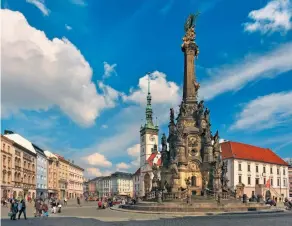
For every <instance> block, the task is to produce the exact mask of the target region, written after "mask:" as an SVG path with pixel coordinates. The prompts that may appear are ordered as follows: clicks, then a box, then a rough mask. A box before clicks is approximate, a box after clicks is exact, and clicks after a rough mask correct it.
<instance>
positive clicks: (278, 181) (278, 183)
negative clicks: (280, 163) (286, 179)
mask: <svg viewBox="0 0 292 226" xmlns="http://www.w3.org/2000/svg"><path fill="white" fill-rule="evenodd" d="M277 186H280V178H278V179H277Z"/></svg>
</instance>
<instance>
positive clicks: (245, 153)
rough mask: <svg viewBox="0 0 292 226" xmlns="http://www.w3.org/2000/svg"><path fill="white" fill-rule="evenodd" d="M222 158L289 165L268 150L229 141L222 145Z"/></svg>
mask: <svg viewBox="0 0 292 226" xmlns="http://www.w3.org/2000/svg"><path fill="white" fill-rule="evenodd" d="M221 150H222V158H223V159H229V158H235V159H245V160H250V161H256V162H265V163H272V164H277V165H288V164H287V162H285V161H284V160H283V159H281V158H280V157H279V156H278V155H276V154H275V153H274V152H273V151H272V150H270V149H268V148H260V147H256V146H252V145H249V144H243V143H239V142H233V141H227V142H223V143H221Z"/></svg>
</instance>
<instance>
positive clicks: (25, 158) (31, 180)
mask: <svg viewBox="0 0 292 226" xmlns="http://www.w3.org/2000/svg"><path fill="white" fill-rule="evenodd" d="M4 136H5V137H7V138H8V139H10V140H12V141H13V142H14V143H13V146H14V152H15V157H14V174H13V176H14V177H13V179H14V188H13V196H14V197H19V198H25V199H26V198H35V197H36V157H37V154H36V151H35V149H34V147H33V145H32V143H31V142H30V141H28V140H27V139H25V138H24V137H22V136H20V135H19V134H16V133H13V132H12V131H5V135H4Z"/></svg>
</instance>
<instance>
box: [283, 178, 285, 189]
mask: <svg viewBox="0 0 292 226" xmlns="http://www.w3.org/2000/svg"><path fill="white" fill-rule="evenodd" d="M283 186H284V187H286V179H284V180H283Z"/></svg>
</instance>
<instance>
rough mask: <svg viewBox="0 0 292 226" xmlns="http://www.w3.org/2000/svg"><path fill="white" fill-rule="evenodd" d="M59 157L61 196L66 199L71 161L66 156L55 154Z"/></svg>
mask: <svg viewBox="0 0 292 226" xmlns="http://www.w3.org/2000/svg"><path fill="white" fill-rule="evenodd" d="M55 155H56V156H57V157H58V159H59V171H58V182H59V198H60V199H62V200H63V199H64V198H65V197H68V182H69V161H67V160H66V159H65V158H64V157H62V156H60V155H58V154H55Z"/></svg>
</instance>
